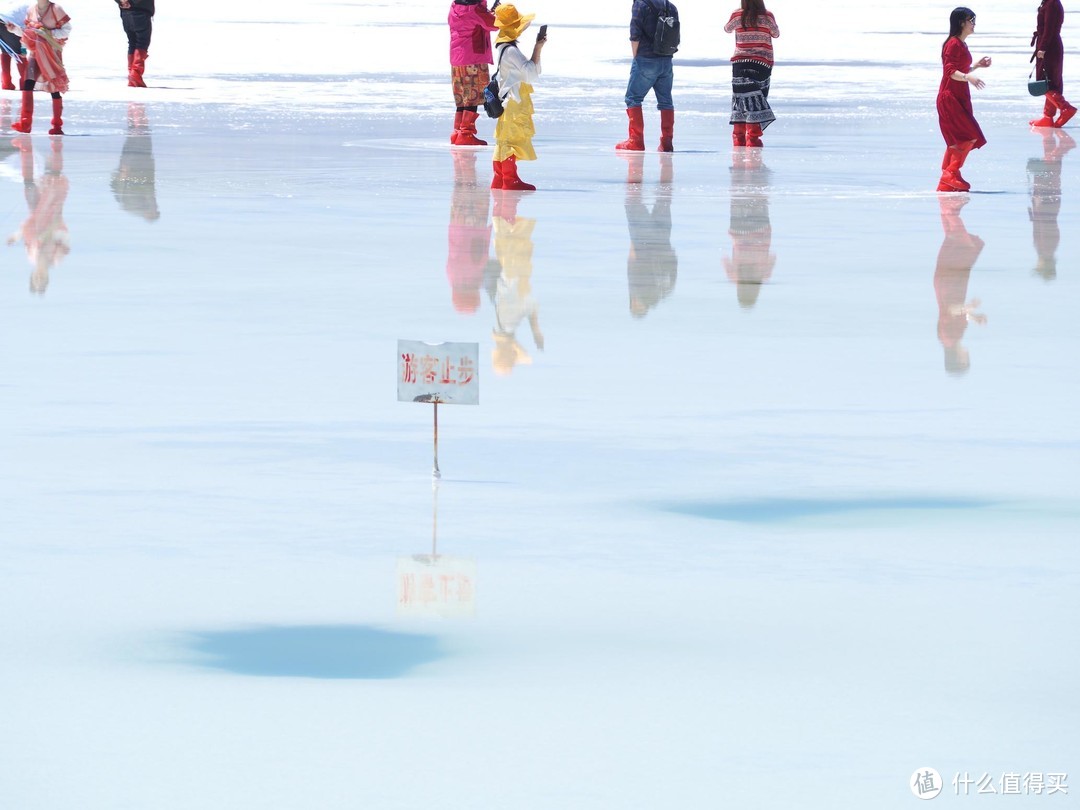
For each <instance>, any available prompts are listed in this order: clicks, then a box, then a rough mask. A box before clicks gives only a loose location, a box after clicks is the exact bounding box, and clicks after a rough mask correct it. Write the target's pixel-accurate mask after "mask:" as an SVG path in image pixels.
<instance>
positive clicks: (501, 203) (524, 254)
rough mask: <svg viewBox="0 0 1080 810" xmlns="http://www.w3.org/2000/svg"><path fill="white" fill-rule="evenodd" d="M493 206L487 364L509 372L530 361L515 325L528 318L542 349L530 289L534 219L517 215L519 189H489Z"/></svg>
mask: <svg viewBox="0 0 1080 810" xmlns="http://www.w3.org/2000/svg"><path fill="white" fill-rule="evenodd" d="M492 194H493V195H494V197H495V208H494V211H493V219H492V223H493V225H494V227H495V257H496V259H497V260H498V264H499V274H498V276H497V277H494V278H492V279H491V280H490V286H489V287H488V294H489V295H490V296H491V299H492V302H493V303H494V305H495V328H494V329H493V330H492V337H493V338H494V340H495V346H494V348H493V349H492V351H491V364H492V366H493V368H494V369H495V372H496V373H497V374H509V373H510V372H511V371H513V370H514V366H517V365H528V364H529V363H532V357H530V356H529V353H528V352H527V351H526V350H525V347H524V346H522V345H521V343H519V342H518V339H517V329H518V327H519V326H520V325H521V322H522V321H528V323H529V330H530V331H531V332H532V338H533V342H534V343H535V344H536V348H537V349H539V350H540V351H543V350H544V334H543V332H541V331H540V316H539V308H538V306H537V303H536V299H535V298H534V297H533V293H532V253H533V241H532V234H533V229H534V228H535V227H536V220H535V219H526V218H525V217H519V216H518V215H517V208H518V203H520V202H521V197H522V192H519V191H493V192H492Z"/></svg>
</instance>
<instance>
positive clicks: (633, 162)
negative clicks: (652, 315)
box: [622, 153, 679, 318]
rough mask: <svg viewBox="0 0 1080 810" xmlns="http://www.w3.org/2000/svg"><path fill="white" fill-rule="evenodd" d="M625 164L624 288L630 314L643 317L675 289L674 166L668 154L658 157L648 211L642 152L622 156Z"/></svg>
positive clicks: (676, 258)
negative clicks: (627, 234) (626, 233)
mask: <svg viewBox="0 0 1080 810" xmlns="http://www.w3.org/2000/svg"><path fill="white" fill-rule="evenodd" d="M622 157H623V159H624V160H626V161H627V182H626V198H625V200H624V209H625V211H626V227H627V230H628V231H629V232H630V250H629V253H628V254H627V256H626V285H627V290H628V294H629V299H630V314H631V315H632V316H633V317H635V318H644V317H645V316H646V315H647V314H648V313H649V310H651V309H652V308H653V307H655V306H656V305H657V304H659V303H660V302H661V301H662V300H663V299H665V298H667V297H668V296H669V295H670V294H671V291H672V290H674V289H675V280H676V278H677V277H678V273H679V257H678V255H677V254H676V252H675V249H674V248H673V247H672V245H671V183H672V179H673V172H674V168H673V164H672V159H671V155H670V154H661V155H660V184H659V185H658V186H657V189H656V193H655V196H654V199H653V205H652V208H651V209H650V208H649V206H648V205H647V204H646V203H645V201H644V199H643V187H642V180H643V176H644V167H643V164H644V160H645V155H644V154H643V153H623V155H622Z"/></svg>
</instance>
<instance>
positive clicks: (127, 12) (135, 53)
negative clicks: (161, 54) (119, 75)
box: [116, 0, 154, 87]
mask: <svg viewBox="0 0 1080 810" xmlns="http://www.w3.org/2000/svg"><path fill="white" fill-rule="evenodd" d="M116 5H118V6H120V21H121V22H122V23H123V24H124V33H125V34H127V41H128V57H127V65H128V87H146V82H144V81H143V72H144V71H145V70H146V59H147V57H148V56H149V55H150V36H151V35H152V34H153V33H154V0H116Z"/></svg>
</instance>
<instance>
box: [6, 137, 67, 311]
mask: <svg viewBox="0 0 1080 810" xmlns="http://www.w3.org/2000/svg"><path fill="white" fill-rule="evenodd" d="M11 143H12V145H13V146H14V147H15V148H16V149H17V150H18V151H19V153H20V164H21V169H22V178H23V193H24V195H25V197H26V207H27V209H29V212H30V213H29V215H28V216H27V218H26V221H25V222H23V224H22V227H21V228H20V229H19V230H18V231H16V232H15V233H13V234H11V235H10V236H9V237H8V240H7V243H8V245H9V246H11V245H14V244H16V243H17V242H19V241H20V240H22V242H23V245H24V246H25V247H26V256H27V258H28V259H29V261H30V264H31V265H32V266H33V268H34V270H33V272H32V273H31V275H30V291H31V292H34V293H37V294H39V295H44V293H45V290H46V289H47V288H48V286H49V271H50V270H51V269H52V268H53V266H54V265H56V264H57V263H58V262H59V261H60V260H61V259H62V258H63V257H64V256H66V255H67V254H68V253H70V252H71V237H70V234H69V233H68V228H67V224H66V223H65V222H64V203H65V202H66V201H67V195H68V180H67V178H66V177H65V176H64V143H63V139H61V138H50V139H49V146H48V150H49V151H48V153H47V154H46V156H45V166H44V170H43V172H42V174H41V176H40V177H35V176H34V148H33V142H32V140H31V139H30V138H29V137H28V136H26V135H20V136H18V137H16V138H14V139H13V140H12V142H11Z"/></svg>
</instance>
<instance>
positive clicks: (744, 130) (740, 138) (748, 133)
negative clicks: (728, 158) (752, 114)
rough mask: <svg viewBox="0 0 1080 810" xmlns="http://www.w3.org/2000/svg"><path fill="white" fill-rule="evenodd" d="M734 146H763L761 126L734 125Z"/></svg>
mask: <svg viewBox="0 0 1080 810" xmlns="http://www.w3.org/2000/svg"><path fill="white" fill-rule="evenodd" d="M731 145H732V146H763V145H764V144H762V142H761V124H733V125H732V130H731Z"/></svg>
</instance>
